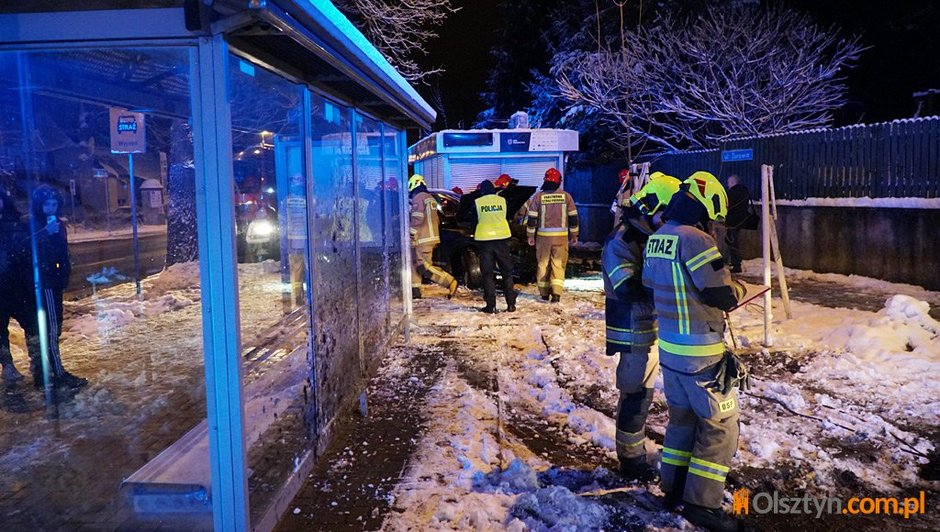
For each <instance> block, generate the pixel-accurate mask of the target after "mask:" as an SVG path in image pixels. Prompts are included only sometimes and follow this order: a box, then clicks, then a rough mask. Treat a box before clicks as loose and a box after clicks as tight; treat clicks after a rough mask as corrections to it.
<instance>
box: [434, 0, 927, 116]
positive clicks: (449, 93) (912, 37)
mask: <svg viewBox="0 0 940 532" xmlns="http://www.w3.org/2000/svg"><path fill="white" fill-rule="evenodd" d="M453 3H454V5H457V6H460V7H461V8H462V9H461V10H460V11H458V12H457V13H455V14H453V15H451V16H450V18H449V19H448V21H447V22H446V24H445V25H444V26H443V27H442V28H440V32H439V34H440V37H439V38H438V39H437V40H436V41H434V42H432V43H431V44H430V45H429V47H428V48H429V50H430V55H429V56H428V57H427V58H426V64H427V65H440V66H443V67H444V68H445V69H446V70H447V71H446V72H445V73H444V74H443V75H442V76H441V77H440V78H439V80H438V81H437V84H438V86H439V88H440V93H441V94H442V97H443V100H444V105H445V110H446V112H445V115H444V116H442V117H441V119H439V120H438V124H437V127H438V128H443V127H445V126H446V127H450V128H459V127H470V126H471V125H472V123H473V121H474V119H475V117H476V115H477V113H479V112H480V111H482V110H483V109H484V107H485V105H484V103H483V100H482V99H481V98H480V93H481V92H483V91H484V90H486V86H485V83H486V78H487V73H488V71H489V68H490V66H491V65H492V59H491V57H490V54H489V50H490V48H491V47H492V46H493V45H494V44H495V43H496V32H497V30H498V25H499V21H500V9H499V8H498V7H497V0H454V2H453ZM784 4H786V5H789V6H792V7H793V8H795V9H798V10H800V11H804V12H808V13H809V14H810V15H811V16H813V17H814V18H815V19H816V20H817V21H818V23H820V24H821V25H823V26H829V25H832V24H835V25H837V26H839V27H840V28H842V30H843V33H844V34H846V35H860V36H861V37H862V42H863V44H864V45H865V46H868V47H870V48H869V49H868V50H866V51H865V52H863V54H862V56H861V59H860V61H859V63H858V65H857V67H856V68H855V69H854V70H853V71H852V72H851V73H850V75H849V78H848V82H849V94H848V100H849V103H848V105H847V106H846V107H845V108H844V109H842V110H841V111H839V112H838V113H837V114H836V121H837V123H836V125H845V124H854V123H871V122H879V121H884V120H891V119H895V118H906V117H910V116H913V113H914V101H913V98H912V93H913V92H915V91H923V90H926V89H930V88H934V89H940V1H937V0H895V1H888V0H824V1H823V0H785V1H784ZM419 91H420V92H421V93H422V94H423V95H425V97H428V95H429V90H428V89H427V88H426V87H419ZM428 100H429V101H431V100H432V98H429V97H428ZM445 120H446V123H445Z"/></svg>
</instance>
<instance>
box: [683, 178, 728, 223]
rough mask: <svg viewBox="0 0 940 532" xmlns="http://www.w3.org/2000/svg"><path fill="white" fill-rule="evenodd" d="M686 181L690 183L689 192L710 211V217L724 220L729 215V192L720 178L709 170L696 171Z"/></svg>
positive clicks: (720, 220)
mask: <svg viewBox="0 0 940 532" xmlns="http://www.w3.org/2000/svg"><path fill="white" fill-rule="evenodd" d="M684 183H688V184H689V193H691V194H692V196H694V197H695V199H697V200H699V202H700V203H701V204H702V205H703V206H704V207H705V210H706V211H708V217H709V219H711V220H715V221H719V222H723V221H724V219H725V217H726V216H727V215H728V193H727V192H725V187H724V186H723V185H722V184H721V182H720V181H718V178H716V177H715V176H713V175H712V174H710V173H708V172H695V173H694V174H692V175H690V176H689V177H688V178H686V180H685V181H684Z"/></svg>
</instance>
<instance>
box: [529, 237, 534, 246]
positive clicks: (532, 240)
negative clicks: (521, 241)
mask: <svg viewBox="0 0 940 532" xmlns="http://www.w3.org/2000/svg"><path fill="white" fill-rule="evenodd" d="M529 245H530V246H534V245H535V237H534V236H530V237H529Z"/></svg>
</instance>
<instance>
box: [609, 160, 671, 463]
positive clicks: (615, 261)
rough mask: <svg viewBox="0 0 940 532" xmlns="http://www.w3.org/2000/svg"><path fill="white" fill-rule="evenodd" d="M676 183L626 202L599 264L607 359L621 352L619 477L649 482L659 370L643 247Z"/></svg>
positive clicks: (664, 182)
mask: <svg viewBox="0 0 940 532" xmlns="http://www.w3.org/2000/svg"><path fill="white" fill-rule="evenodd" d="M677 190H679V180H678V179H676V178H674V177H663V178H660V179H657V180H655V181H650V182H649V183H647V184H646V185H645V186H644V187H643V188H642V189H641V190H640V191H639V192H637V193H636V194H634V195H633V197H632V198H630V201H631V204H630V205H629V206H628V207H626V208H625V209H624V211H623V218H622V219H621V223H620V224H619V225H618V227H617V229H615V230H614V231H613V232H612V233H611V234H610V236H608V237H607V242H606V243H605V245H604V251H603V253H602V254H601V266H602V270H603V276H604V293H605V294H606V298H607V302H606V303H607V304H606V308H605V312H604V314H605V318H606V321H607V356H614V355H616V354H617V353H619V354H620V362H619V363H618V364H617V389H618V390H620V400H619V401H618V403H617V459H618V461H619V463H620V474H621V475H623V476H624V477H625V478H629V479H632V480H642V481H650V480H653V479H654V478H656V470H655V469H654V468H653V467H651V466H650V464H649V463H648V462H647V460H646V445H645V444H646V431H645V427H646V418H647V415H648V414H649V407H650V403H651V402H652V400H653V381H655V379H656V373H657V372H658V369H659V358H658V356H657V353H656V351H653V350H651V349H650V348H651V347H652V345H653V341H654V340H656V321H655V316H654V313H653V298H652V295H651V294H649V293H648V291H647V290H646V289H645V288H644V287H643V283H642V266H643V248H644V247H645V246H646V240H647V238H649V236H650V235H651V234H652V233H653V231H654V230H655V228H656V227H657V226H659V225H660V224H661V217H662V213H663V212H664V210H665V208H666V206H667V205H668V203H669V200H670V198H671V197H672V195H673V194H675V192H676V191H677Z"/></svg>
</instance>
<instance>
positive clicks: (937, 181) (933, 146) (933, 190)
mask: <svg viewBox="0 0 940 532" xmlns="http://www.w3.org/2000/svg"><path fill="white" fill-rule="evenodd" d="M927 124H928V128H927V164H926V166H927V178H928V179H929V182H928V187H927V197H928V198H937V197H940V164H938V161H937V157H940V120H930V121H928V122H927Z"/></svg>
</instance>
